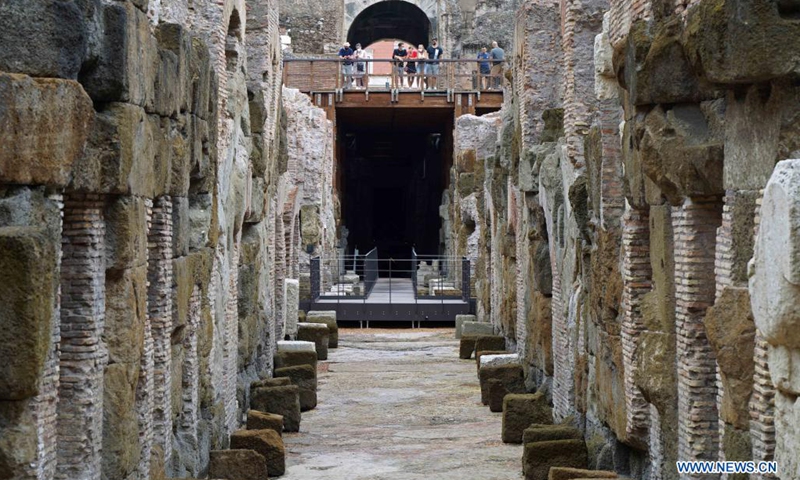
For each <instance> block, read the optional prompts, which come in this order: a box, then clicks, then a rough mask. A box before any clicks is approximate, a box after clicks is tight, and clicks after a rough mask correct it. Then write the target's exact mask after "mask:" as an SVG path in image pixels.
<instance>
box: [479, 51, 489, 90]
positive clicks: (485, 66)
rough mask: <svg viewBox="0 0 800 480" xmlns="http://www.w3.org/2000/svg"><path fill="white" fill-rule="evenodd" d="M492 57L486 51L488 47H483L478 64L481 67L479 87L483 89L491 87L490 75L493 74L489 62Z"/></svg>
mask: <svg viewBox="0 0 800 480" xmlns="http://www.w3.org/2000/svg"><path fill="white" fill-rule="evenodd" d="M490 58H491V55H489V52H487V51H486V47H483V48H481V52H480V53H479V54H478V66H479V67H480V69H479V71H480V82H479V88H481V89H482V90H488V89H489V80H490V78H489V75H491V74H492V65H491V63H490V62H489V59H490Z"/></svg>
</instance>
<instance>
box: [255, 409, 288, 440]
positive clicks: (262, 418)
mask: <svg viewBox="0 0 800 480" xmlns="http://www.w3.org/2000/svg"><path fill="white" fill-rule="evenodd" d="M247 429H248V430H274V431H275V432H276V433H277V434H278V435H283V416H281V415H278V414H275V413H266V412H259V411H258V410H248V411H247Z"/></svg>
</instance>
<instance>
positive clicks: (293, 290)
mask: <svg viewBox="0 0 800 480" xmlns="http://www.w3.org/2000/svg"><path fill="white" fill-rule="evenodd" d="M299 302H300V281H298V280H295V279H293V278H287V279H286V280H284V281H283V336H284V338H286V337H287V336H288V337H289V338H295V337H296V336H297V328H298V327H297V311H298V308H299V305H300V304H299ZM301 340H302V339H301Z"/></svg>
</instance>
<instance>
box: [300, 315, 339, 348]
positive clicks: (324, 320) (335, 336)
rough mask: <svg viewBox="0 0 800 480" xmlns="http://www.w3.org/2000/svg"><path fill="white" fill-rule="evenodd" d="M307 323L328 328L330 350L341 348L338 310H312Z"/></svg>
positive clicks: (307, 317) (307, 316)
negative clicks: (337, 318)
mask: <svg viewBox="0 0 800 480" xmlns="http://www.w3.org/2000/svg"><path fill="white" fill-rule="evenodd" d="M305 321H306V323H321V324H324V325H326V326H327V327H328V348H339V326H338V325H337V323H336V310H311V311H309V312H308V313H307V314H306V320H305Z"/></svg>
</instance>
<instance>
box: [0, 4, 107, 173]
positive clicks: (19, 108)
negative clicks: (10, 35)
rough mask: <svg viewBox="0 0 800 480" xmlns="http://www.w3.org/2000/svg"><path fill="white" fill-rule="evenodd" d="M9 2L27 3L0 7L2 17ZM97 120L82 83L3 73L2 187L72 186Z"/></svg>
mask: <svg viewBox="0 0 800 480" xmlns="http://www.w3.org/2000/svg"><path fill="white" fill-rule="evenodd" d="M9 3H21V2H6V3H4V4H3V5H0V13H1V12H2V9H3V8H5V6H6V5H8V4H9ZM26 3H27V2H26ZM35 3H39V2H35ZM46 3H48V2H46ZM52 3H64V4H67V3H68V2H52ZM2 22H3V19H2V15H1V14H0V24H2ZM0 32H2V28H0ZM2 35H3V33H0V44H1V45H3V48H2V49H0V50H3V51H5V50H6V44H5V43H3V42H2ZM2 55H3V53H0V56H2ZM34 56H36V55H34ZM93 117H94V110H93V108H92V102H91V99H90V98H89V97H88V96H87V95H86V93H85V92H84V91H83V88H81V85H80V84H79V83H77V82H73V81H68V80H55V79H48V78H40V79H33V78H30V77H26V76H24V75H9V74H5V73H0V145H2V146H3V148H0V183H16V184H28V185H47V186H52V187H65V186H67V185H68V184H69V182H70V179H71V175H72V171H73V166H74V165H75V163H76V162H78V160H79V159H80V158H81V155H82V154H83V149H84V144H85V142H86V139H87V138H88V136H89V132H90V130H91V128H90V127H91V125H92V119H93Z"/></svg>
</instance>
